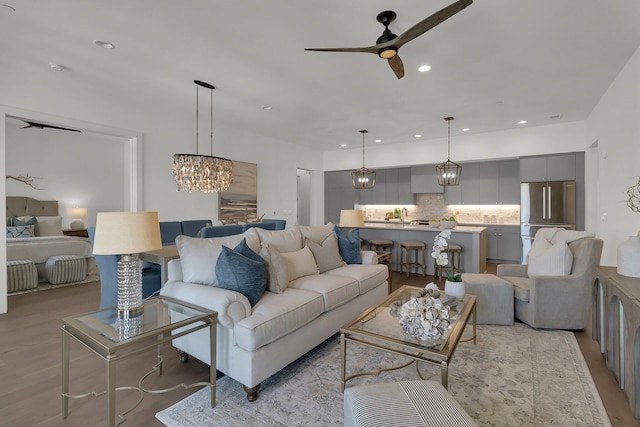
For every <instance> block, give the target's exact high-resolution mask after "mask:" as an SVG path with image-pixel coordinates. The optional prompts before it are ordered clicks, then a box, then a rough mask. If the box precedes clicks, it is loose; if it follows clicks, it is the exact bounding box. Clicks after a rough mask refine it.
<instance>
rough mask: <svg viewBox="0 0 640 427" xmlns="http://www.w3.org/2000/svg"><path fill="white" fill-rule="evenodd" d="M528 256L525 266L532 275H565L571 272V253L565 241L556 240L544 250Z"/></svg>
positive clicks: (530, 275)
mask: <svg viewBox="0 0 640 427" xmlns="http://www.w3.org/2000/svg"><path fill="white" fill-rule="evenodd" d="M534 255H535V256H529V266H528V267H527V269H528V271H527V273H528V275H529V277H532V276H566V275H569V274H571V267H572V265H573V254H572V253H571V249H569V246H568V245H567V244H566V243H565V242H558V243H556V244H555V245H552V246H550V247H549V248H548V249H547V250H546V251H544V252H542V253H538V254H534Z"/></svg>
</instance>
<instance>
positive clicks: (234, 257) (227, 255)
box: [215, 239, 267, 307]
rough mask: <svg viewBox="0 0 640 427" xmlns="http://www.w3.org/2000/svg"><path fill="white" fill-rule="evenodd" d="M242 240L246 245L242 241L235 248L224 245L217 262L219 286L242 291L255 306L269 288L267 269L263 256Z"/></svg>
mask: <svg viewBox="0 0 640 427" xmlns="http://www.w3.org/2000/svg"><path fill="white" fill-rule="evenodd" d="M242 242H243V243H244V245H243V243H240V244H239V245H238V246H236V248H235V249H231V248H229V247H227V246H224V245H223V246H222V251H221V252H220V256H219V257H218V262H216V268H215V270H216V276H217V277H218V287H219V288H222V289H229V290H231V291H236V292H239V293H241V294H242V295H244V296H245V297H247V299H248V300H249V303H250V304H251V306H252V307H253V306H254V305H256V304H257V302H258V301H260V298H261V297H262V295H263V294H264V291H265V290H266V289H267V270H266V269H265V265H264V261H263V260H262V258H260V256H259V255H258V254H256V253H255V252H253V251H252V250H251V249H249V247H248V246H247V244H246V242H245V241H244V239H243V241H242ZM242 252H244V253H246V254H247V255H248V256H247V255H243V253H242ZM249 252H250V254H249ZM256 257H257V258H258V259H257V260H256V259H255V258H256Z"/></svg>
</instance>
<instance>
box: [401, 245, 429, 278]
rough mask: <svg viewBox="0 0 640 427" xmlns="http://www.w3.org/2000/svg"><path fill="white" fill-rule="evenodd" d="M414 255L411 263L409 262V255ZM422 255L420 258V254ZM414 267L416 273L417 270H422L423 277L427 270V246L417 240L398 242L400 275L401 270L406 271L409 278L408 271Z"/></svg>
mask: <svg viewBox="0 0 640 427" xmlns="http://www.w3.org/2000/svg"><path fill="white" fill-rule="evenodd" d="M412 252H413V254H414V257H413V259H414V260H413V261H411V254H412ZM421 253H422V258H421V257H420V254H421ZM411 267H414V268H415V269H416V273H417V272H418V269H421V270H422V276H423V277H424V275H425V273H426V270H427V245H426V243H424V242H420V241H418V240H405V241H403V242H400V274H402V269H403V268H405V269H406V270H407V277H409V269H410V268H411Z"/></svg>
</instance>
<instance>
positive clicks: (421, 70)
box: [418, 65, 431, 73]
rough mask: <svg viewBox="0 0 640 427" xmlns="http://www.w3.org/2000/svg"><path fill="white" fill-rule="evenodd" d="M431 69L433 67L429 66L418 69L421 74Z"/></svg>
mask: <svg viewBox="0 0 640 427" xmlns="http://www.w3.org/2000/svg"><path fill="white" fill-rule="evenodd" d="M430 69H431V67H430V66H428V65H421V66H419V67H418V71H420V72H421V73H426V72H427V71H429V70H430Z"/></svg>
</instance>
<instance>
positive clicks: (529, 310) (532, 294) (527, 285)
mask: <svg viewBox="0 0 640 427" xmlns="http://www.w3.org/2000/svg"><path fill="white" fill-rule="evenodd" d="M568 245H569V249H570V250H571V253H572V254H573V264H572V267H571V273H570V274H569V275H558V276H532V277H529V276H528V274H527V273H528V266H527V265H515V264H501V265H498V272H497V273H498V276H500V277H502V278H503V279H505V280H507V281H509V282H511V283H512V284H513V285H514V288H513V289H514V297H515V317H516V318H518V319H520V320H521V321H523V322H525V323H527V324H528V325H529V326H532V327H534V328H551V329H583V328H585V327H586V326H587V323H588V321H589V316H590V310H591V294H592V286H593V281H594V270H595V267H597V266H598V265H600V256H601V254H602V240H600V239H596V238H591V237H589V238H582V239H578V240H575V241H573V242H571V243H569V244H568Z"/></svg>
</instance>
